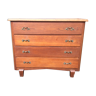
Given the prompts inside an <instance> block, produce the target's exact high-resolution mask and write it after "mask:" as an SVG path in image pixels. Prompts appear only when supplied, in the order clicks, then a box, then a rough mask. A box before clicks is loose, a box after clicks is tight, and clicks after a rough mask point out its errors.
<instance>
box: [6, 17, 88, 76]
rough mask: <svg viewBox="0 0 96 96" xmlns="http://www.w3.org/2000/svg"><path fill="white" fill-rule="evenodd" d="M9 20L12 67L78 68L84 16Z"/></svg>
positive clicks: (71, 70)
mask: <svg viewBox="0 0 96 96" xmlns="http://www.w3.org/2000/svg"><path fill="white" fill-rule="evenodd" d="M8 21H10V22H11V31H12V42H13V55H14V67H15V70H19V73H20V76H23V75H24V70H33V69H56V70H65V71H70V77H74V73H75V71H79V70H80V60H81V52H82V43H83V35H84V27H85V22H86V21H88V20H87V19H8Z"/></svg>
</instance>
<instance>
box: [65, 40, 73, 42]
mask: <svg viewBox="0 0 96 96" xmlns="http://www.w3.org/2000/svg"><path fill="white" fill-rule="evenodd" d="M65 42H73V40H65Z"/></svg>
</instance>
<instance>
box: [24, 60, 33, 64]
mask: <svg viewBox="0 0 96 96" xmlns="http://www.w3.org/2000/svg"><path fill="white" fill-rule="evenodd" d="M23 63H24V64H25V63H26V64H31V62H30V61H29V62H25V61H24V62H23Z"/></svg>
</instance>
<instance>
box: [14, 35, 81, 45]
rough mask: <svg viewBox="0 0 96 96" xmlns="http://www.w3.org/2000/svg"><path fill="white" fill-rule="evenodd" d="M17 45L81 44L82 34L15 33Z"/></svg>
mask: <svg viewBox="0 0 96 96" xmlns="http://www.w3.org/2000/svg"><path fill="white" fill-rule="evenodd" d="M14 41H15V45H16V46H80V45H81V35H14Z"/></svg>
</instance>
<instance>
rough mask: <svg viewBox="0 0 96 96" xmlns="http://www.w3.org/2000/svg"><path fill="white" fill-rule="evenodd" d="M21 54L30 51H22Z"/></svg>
mask: <svg viewBox="0 0 96 96" xmlns="http://www.w3.org/2000/svg"><path fill="white" fill-rule="evenodd" d="M22 53H30V51H22Z"/></svg>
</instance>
